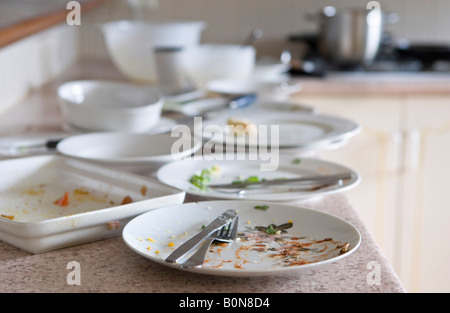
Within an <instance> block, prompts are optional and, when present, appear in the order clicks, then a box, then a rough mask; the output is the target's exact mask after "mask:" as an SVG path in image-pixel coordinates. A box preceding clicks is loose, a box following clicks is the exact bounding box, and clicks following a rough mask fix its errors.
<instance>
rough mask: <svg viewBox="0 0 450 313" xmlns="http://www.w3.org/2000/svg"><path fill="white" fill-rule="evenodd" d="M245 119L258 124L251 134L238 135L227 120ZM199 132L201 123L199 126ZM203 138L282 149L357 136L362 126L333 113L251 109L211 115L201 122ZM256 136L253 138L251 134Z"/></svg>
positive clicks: (233, 143)
mask: <svg viewBox="0 0 450 313" xmlns="http://www.w3.org/2000/svg"><path fill="white" fill-rule="evenodd" d="M230 118H233V119H237V120H242V119H245V120H246V121H247V122H249V123H251V124H253V125H254V126H255V129H256V131H255V132H252V133H251V134H252V135H250V136H249V135H237V136H236V135H235V133H234V132H233V131H232V129H230V128H229V127H227V124H228V119H230ZM197 127H198V128H197V133H198V132H199V130H198V129H199V128H200V127H199V126H197ZM201 127H202V128H201V129H202V132H201V135H202V137H203V138H204V140H207V141H209V142H210V143H214V144H220V145H224V144H225V145H228V146H229V145H235V146H238V147H279V148H280V149H287V148H296V147H297V148H298V147H303V148H304V147H308V146H316V145H319V144H324V143H329V142H335V141H341V140H345V139H349V138H351V137H353V136H355V135H357V134H358V133H359V132H360V131H361V126H360V125H359V124H358V123H357V122H355V121H352V120H348V119H345V118H340V117H336V116H332V115H324V114H309V113H302V112H295V111H294V112H293V111H285V110H270V109H262V108H249V109H243V110H239V111H238V110H236V111H229V112H226V113H221V114H220V115H219V114H217V115H216V116H210V119H209V120H207V121H205V122H203V123H202V125H201ZM252 136H253V137H252Z"/></svg>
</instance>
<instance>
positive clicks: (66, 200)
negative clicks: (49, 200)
mask: <svg viewBox="0 0 450 313" xmlns="http://www.w3.org/2000/svg"><path fill="white" fill-rule="evenodd" d="M53 203H54V204H56V205H59V206H68V205H69V192H68V191H66V192H64V195H63V196H62V197H61V198H59V199H58V200H56V201H55V202H53Z"/></svg>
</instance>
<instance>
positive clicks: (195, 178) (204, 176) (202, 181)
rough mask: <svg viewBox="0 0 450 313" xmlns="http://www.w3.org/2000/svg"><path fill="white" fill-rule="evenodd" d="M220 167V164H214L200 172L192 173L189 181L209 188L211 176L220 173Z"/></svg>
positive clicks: (199, 186) (198, 186)
mask: <svg viewBox="0 0 450 313" xmlns="http://www.w3.org/2000/svg"><path fill="white" fill-rule="evenodd" d="M219 171H220V168H219V167H218V166H213V167H211V168H209V169H204V170H202V171H201V173H200V174H196V175H192V177H191V178H190V179H189V182H190V183H191V184H193V185H194V186H195V187H197V188H200V189H202V190H206V189H208V184H209V183H210V181H211V179H212V178H211V176H212V175H214V174H216V173H218V172H219Z"/></svg>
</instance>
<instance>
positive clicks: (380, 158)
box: [294, 95, 403, 267]
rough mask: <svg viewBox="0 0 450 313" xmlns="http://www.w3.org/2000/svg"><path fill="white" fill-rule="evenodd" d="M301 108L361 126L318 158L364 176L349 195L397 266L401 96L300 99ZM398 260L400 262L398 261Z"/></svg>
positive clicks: (306, 97)
mask: <svg viewBox="0 0 450 313" xmlns="http://www.w3.org/2000/svg"><path fill="white" fill-rule="evenodd" d="M294 101H295V102H298V103H300V104H304V105H309V106H312V107H315V108H316V109H317V110H318V112H319V113H321V114H332V115H335V116H338V117H343V118H348V119H352V120H354V121H356V122H358V123H359V124H360V125H361V126H362V131H361V133H360V134H358V135H357V136H356V137H354V138H351V139H350V140H349V142H348V143H347V144H346V145H345V146H343V147H341V148H339V149H336V150H329V151H322V152H321V153H320V156H321V157H322V158H324V159H327V160H329V161H333V162H337V163H340V164H343V165H346V166H348V167H350V168H352V169H354V170H356V171H357V172H359V173H360V174H361V176H362V181H361V184H360V185H359V186H357V187H356V188H354V189H352V190H350V191H348V192H347V195H348V197H349V199H350V200H351V201H352V203H353V205H354V207H355V209H356V211H357V212H358V213H359V214H360V216H361V218H362V220H363V221H364V223H365V225H366V226H367V228H368V229H369V231H370V232H371V233H372V234H373V235H374V237H375V240H376V241H377V242H378V244H379V245H380V247H381V248H382V249H383V251H384V252H385V254H386V256H387V258H388V259H389V261H390V262H391V263H392V264H393V265H394V267H396V264H398V262H397V260H396V258H397V254H396V247H395V245H396V244H398V236H397V232H396V226H395V225H396V223H397V222H398V218H399V216H398V206H397V204H398V198H397V195H398V193H397V192H398V190H397V188H398V169H399V164H400V162H401V154H400V152H401V149H402V138H403V137H402V133H401V132H400V131H399V130H400V120H401V118H400V116H401V113H402V112H401V111H402V108H403V107H402V105H401V99H400V98H397V97H366V96H354V97H350V96H341V97H339V96H338V97H336V96H335V97H329V96H327V97H319V96H301V95H300V96H299V97H297V98H295V99H294ZM397 259H398V258H397Z"/></svg>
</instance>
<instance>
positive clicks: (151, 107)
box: [58, 80, 164, 132]
mask: <svg viewBox="0 0 450 313" xmlns="http://www.w3.org/2000/svg"><path fill="white" fill-rule="evenodd" d="M58 97H59V100H60V101H59V105H60V108H61V112H62V114H63V116H64V117H65V119H66V120H67V122H68V123H69V124H70V125H71V126H74V127H75V128H80V129H84V130H89V131H130V132H145V131H148V130H150V129H151V128H152V127H154V126H155V125H156V124H157V123H158V122H159V120H160V118H161V111H162V107H163V104H164V99H163V96H162V95H161V94H160V93H159V92H158V91H157V90H155V89H152V88H149V87H144V86H137V85H133V84H129V83H122V82H112V81H98V80H81V81H72V82H67V83H64V84H62V85H61V86H60V87H59V88H58Z"/></svg>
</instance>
